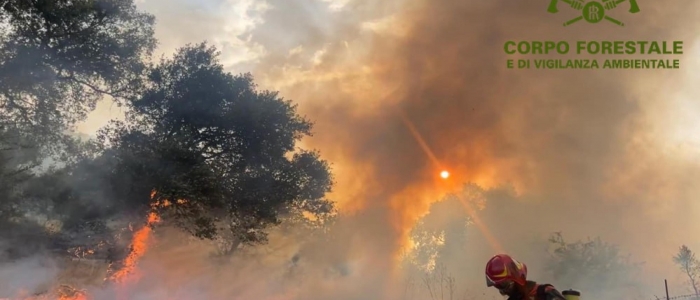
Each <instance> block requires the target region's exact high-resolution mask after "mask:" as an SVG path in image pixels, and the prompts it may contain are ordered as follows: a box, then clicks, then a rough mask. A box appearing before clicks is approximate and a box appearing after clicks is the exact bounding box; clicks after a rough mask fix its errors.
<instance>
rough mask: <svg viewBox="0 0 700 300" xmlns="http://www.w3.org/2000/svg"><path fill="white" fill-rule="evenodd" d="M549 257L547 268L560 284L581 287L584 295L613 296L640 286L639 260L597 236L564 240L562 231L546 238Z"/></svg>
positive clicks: (592, 296)
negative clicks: (634, 260)
mask: <svg viewBox="0 0 700 300" xmlns="http://www.w3.org/2000/svg"><path fill="white" fill-rule="evenodd" d="M549 245H550V254H551V255H550V258H549V261H548V262H547V265H546V269H547V271H549V272H550V273H551V275H552V276H553V277H554V279H555V280H556V284H557V285H559V286H566V287H572V288H575V289H578V290H582V291H584V294H585V295H586V297H587V298H591V299H612V298H610V297H611V295H615V297H617V296H622V295H627V293H628V292H630V291H635V290H638V289H639V288H641V284H640V283H639V282H638V281H637V280H638V277H637V275H636V274H637V273H639V272H641V266H642V264H641V263H639V262H633V261H631V259H630V257H629V256H628V255H627V256H626V255H622V254H621V253H620V251H619V249H618V248H617V246H615V245H613V244H609V243H606V242H603V241H602V240H601V239H600V238H595V239H588V240H586V241H576V242H567V241H565V240H564V237H563V235H562V234H561V233H554V234H552V235H551V236H550V238H549Z"/></svg>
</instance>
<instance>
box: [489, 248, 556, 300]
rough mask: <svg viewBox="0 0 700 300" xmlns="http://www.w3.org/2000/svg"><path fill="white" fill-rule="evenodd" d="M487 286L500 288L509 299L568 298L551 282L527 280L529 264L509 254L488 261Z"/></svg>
mask: <svg viewBox="0 0 700 300" xmlns="http://www.w3.org/2000/svg"><path fill="white" fill-rule="evenodd" d="M486 286H487V287H494V288H496V289H498V291H499V292H500V293H501V295H504V296H508V300H566V298H564V296H563V295H562V294H561V293H560V292H559V291H557V290H556V289H555V288H554V286H552V285H551V284H538V283H537V282H534V281H530V280H527V266H526V265H525V264H524V263H521V262H519V261H517V260H515V259H513V258H512V257H510V255H507V254H498V255H495V256H494V257H492V258H491V259H490V260H489V261H488V262H487V263H486Z"/></svg>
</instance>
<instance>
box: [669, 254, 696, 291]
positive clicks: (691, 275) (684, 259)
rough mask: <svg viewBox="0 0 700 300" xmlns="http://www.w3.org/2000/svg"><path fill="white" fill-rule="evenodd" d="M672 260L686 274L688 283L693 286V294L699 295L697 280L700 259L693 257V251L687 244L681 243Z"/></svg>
mask: <svg viewBox="0 0 700 300" xmlns="http://www.w3.org/2000/svg"><path fill="white" fill-rule="evenodd" d="M673 262H674V263H676V264H677V265H678V267H679V268H680V269H681V271H683V273H685V275H686V276H688V283H689V284H690V286H691V287H692V288H693V291H694V292H695V296H700V293H699V292H698V290H699V289H698V288H699V287H700V282H699V281H698V275H700V261H699V260H698V259H697V258H696V257H695V253H693V251H691V250H690V248H688V246H686V245H683V246H681V247H680V248H679V249H678V253H677V254H676V256H674V257H673Z"/></svg>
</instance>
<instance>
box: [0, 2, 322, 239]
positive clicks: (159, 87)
mask: <svg viewBox="0 0 700 300" xmlns="http://www.w3.org/2000/svg"><path fill="white" fill-rule="evenodd" d="M0 22H2V23H3V27H2V28H0V219H1V220H2V222H3V223H2V224H0V228H1V229H10V230H17V232H21V230H19V229H22V230H24V229H26V230H27V231H31V232H39V233H41V234H36V236H40V238H39V239H40V240H42V241H43V242H45V243H44V246H46V247H48V248H54V246H56V247H58V249H59V250H66V249H67V248H70V247H73V246H75V244H76V243H78V244H80V243H82V244H84V245H87V244H91V243H94V242H96V241H105V242H108V241H110V240H111V239H110V238H109V236H111V235H113V234H114V232H111V231H112V230H113V229H111V228H108V226H106V221H105V220H108V219H116V220H118V221H121V222H122V223H127V222H130V221H134V220H139V221H143V218H144V216H145V213H146V211H147V210H149V209H151V207H152V204H154V203H155V202H156V201H157V200H166V199H167V200H169V201H171V202H172V203H173V205H171V206H168V207H160V208H159V209H160V214H161V217H162V219H163V220H164V222H163V223H164V224H166V225H175V226H178V227H179V228H181V229H183V230H185V231H187V232H189V233H191V234H193V235H195V236H198V237H200V238H205V239H217V240H223V241H225V242H226V245H227V246H226V248H227V249H226V252H229V253H230V252H232V251H234V250H236V249H237V248H238V247H239V246H240V245H243V244H255V243H262V242H265V240H266V237H267V234H266V230H267V229H268V228H269V227H270V226H274V225H277V224H280V223H281V222H282V221H283V220H291V221H294V222H297V223H298V222H300V221H302V222H303V220H307V221H311V219H313V222H309V223H316V224H321V223H323V222H324V220H328V219H329V217H330V216H331V215H332V214H333V212H334V211H333V206H332V204H331V202H330V201H328V200H327V199H326V198H325V196H326V194H327V193H328V192H330V190H331V187H332V183H333V182H332V176H331V172H330V167H329V164H328V163H327V162H326V161H324V160H322V159H321V158H320V155H319V153H318V152H316V151H310V150H303V149H298V147H297V142H298V141H299V140H300V139H301V138H303V137H306V136H309V135H311V129H312V123H311V122H310V121H308V120H306V119H305V118H303V117H302V116H299V115H298V114H297V112H296V106H295V105H294V104H292V102H291V101H290V100H285V99H283V98H281V97H279V96H278V94H277V93H276V92H272V91H266V90H259V89H257V86H256V85H255V84H254V82H253V78H252V76H250V74H241V75H237V76H234V75H232V74H230V73H227V72H225V71H224V68H223V66H222V65H221V64H220V63H219V61H218V57H217V56H218V53H217V52H216V49H214V48H213V47H208V46H207V45H206V44H204V43H202V44H199V45H187V46H185V47H183V48H182V49H180V50H179V51H178V52H177V53H176V54H175V55H174V56H173V57H172V58H171V59H163V60H161V61H160V63H158V64H155V65H150V64H148V63H146V62H145V61H146V58H148V57H149V56H150V55H151V52H152V51H153V49H154V47H155V45H156V41H155V39H154V37H153V24H154V18H153V17H152V16H151V15H148V14H146V13H143V12H139V11H138V10H137V9H136V6H135V5H134V3H133V0H71V1H68V0H8V1H2V2H0ZM105 96H109V97H110V98H112V99H113V100H116V101H117V103H118V104H123V105H126V106H128V107H129V109H130V111H129V113H128V115H127V118H126V120H125V121H123V122H118V121H114V122H112V123H110V125H109V126H108V127H107V128H104V129H103V130H101V131H100V132H99V134H98V135H99V137H98V139H97V140H95V141H84V140H80V139H77V138H74V137H72V136H71V130H72V129H73V127H74V125H75V124H76V122H79V121H81V120H83V119H84V118H85V117H86V115H87V114H88V113H89V112H91V111H92V110H93V109H94V107H95V104H96V102H97V101H98V100H100V99H103V98H105ZM47 161H53V163H55V164H52V165H51V166H50V167H47V165H48V164H47ZM40 166H41V167H43V169H42V170H39V168H38V167H40ZM153 190H156V191H157V194H156V195H157V197H156V198H155V199H153V198H151V191H153ZM178 199H184V200H186V201H177V200H178ZM42 218H43V220H47V219H50V220H58V221H60V224H61V226H59V227H60V229H59V232H58V233H56V232H52V233H49V232H48V231H47V230H45V229H46V228H43V227H44V226H43V225H36V224H38V222H37V221H36V220H38V219H42ZM309 218H311V219H309ZM39 223H40V222H39ZM117 223H119V222H117ZM32 224H33V225H32ZM0 231H2V230H0ZM7 232H9V230H7ZM7 232H4V233H7ZM64 252H65V251H64Z"/></svg>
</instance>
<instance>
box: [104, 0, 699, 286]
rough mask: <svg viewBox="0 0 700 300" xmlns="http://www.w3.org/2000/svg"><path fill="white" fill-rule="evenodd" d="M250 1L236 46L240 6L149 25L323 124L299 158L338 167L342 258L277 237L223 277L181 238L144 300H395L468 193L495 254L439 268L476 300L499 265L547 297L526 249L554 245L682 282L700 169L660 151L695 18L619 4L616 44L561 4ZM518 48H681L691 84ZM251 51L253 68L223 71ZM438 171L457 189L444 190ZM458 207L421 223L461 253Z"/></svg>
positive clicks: (223, 270)
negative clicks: (515, 53)
mask: <svg viewBox="0 0 700 300" xmlns="http://www.w3.org/2000/svg"><path fill="white" fill-rule="evenodd" d="M215 2H216V1H215ZM249 2H250V5H248V6H245V7H247V8H246V9H247V10H249V11H254V13H253V14H254V15H255V16H256V18H252V19H250V20H248V19H246V20H248V21H249V22H247V23H246V24H251V25H249V26H243V27H240V28H238V27H235V26H233V27H231V26H228V25H229V24H228V21H226V20H227V18H233V17H234V16H223V15H222V12H221V10H217V8H222V7H233V5H230V4H227V3H228V2H221V3H219V2H216V5H212V7H208V6H207V9H203V10H198V11H197V12H196V14H190V13H188V14H185V13H184V12H189V10H188V9H189V6H186V5H184V4H183V3H184V2H183V3H180V4H182V5H183V6H181V7H185V8H183V9H182V11H178V10H177V7H180V6H177V5H169V4H166V2H165V1H147V2H146V3H145V4H143V7H145V8H147V9H149V10H154V12H155V13H156V16H157V17H158V18H159V22H160V24H161V26H160V27H159V28H160V29H161V31H160V36H159V38H160V39H161V40H162V41H164V42H163V43H162V44H164V45H165V49H164V48H161V51H167V50H166V49H167V47H170V46H169V45H171V46H172V47H175V46H179V45H180V44H182V43H183V42H196V41H199V40H200V39H201V38H207V39H209V40H212V41H215V42H217V43H218V44H220V45H222V48H221V50H222V51H223V55H224V56H228V57H234V58H235V57H237V56H240V57H245V59H243V58H241V59H234V58H232V59H231V60H230V61H229V66H230V69H232V70H235V71H239V70H240V71H245V70H246V68H250V67H253V66H254V75H255V76H256V78H257V79H258V80H260V81H261V82H262V83H263V84H262V85H263V87H265V88H272V89H277V90H280V91H281V94H282V95H284V96H285V97H286V98H291V99H294V100H296V101H298V102H299V103H300V109H301V111H302V112H303V113H305V114H306V115H308V116H309V117H310V118H311V119H312V120H314V121H315V130H314V131H315V135H314V137H313V138H311V139H309V140H307V141H305V143H306V144H307V145H308V146H312V147H316V148H318V149H320V150H321V153H322V154H323V156H324V158H326V159H328V160H329V161H331V162H333V164H334V171H335V173H336V178H337V180H338V185H337V187H336V189H335V192H334V194H333V195H332V197H333V199H335V200H336V201H338V205H339V208H340V212H341V215H340V218H339V220H338V221H337V224H334V226H332V227H331V228H330V229H329V234H328V236H331V240H328V239H325V238H324V239H318V240H316V239H312V242H308V243H304V244H299V243H296V242H295V240H294V239H293V238H290V237H289V236H288V235H287V234H283V233H282V232H279V233H277V234H276V235H273V236H272V238H271V243H270V245H268V246H266V247H263V248H261V249H259V250H258V251H255V252H254V253H252V254H247V255H244V254H240V255H239V256H237V257H236V258H234V259H233V261H230V262H227V263H226V264H214V263H212V260H211V258H210V257H209V255H208V254H209V253H210V251H211V249H208V248H206V247H205V246H202V245H201V243H196V242H193V243H192V244H188V245H182V243H181V242H182V241H183V239H182V238H179V237H177V234H175V233H173V234H170V235H168V236H167V237H163V238H161V239H160V242H157V243H156V244H155V245H154V248H153V250H152V251H151V252H149V253H148V254H147V256H146V257H145V258H144V265H143V268H144V269H145V270H146V272H145V275H144V276H143V277H142V280H141V281H140V283H139V284H138V286H137V287H134V288H133V291H134V292H136V293H138V295H140V296H143V297H146V298H149V297H150V298H152V297H165V295H167V296H170V297H173V296H175V297H176V298H188V297H195V296H197V297H206V298H208V299H396V298H397V297H399V296H400V295H401V291H402V289H403V288H404V286H405V283H404V281H403V277H402V276H400V275H402V274H400V270H397V268H396V266H397V265H398V263H397V257H398V255H399V254H400V253H401V251H402V250H405V248H406V247H407V246H408V244H407V243H408V242H407V241H408V239H407V237H408V235H409V234H410V230H411V229H412V228H413V227H414V226H415V225H416V223H417V222H418V221H419V220H420V219H421V218H422V217H424V216H425V215H426V214H428V213H429V212H431V204H432V203H433V202H436V201H437V200H439V199H442V198H443V197H444V196H445V195H447V194H449V193H454V192H459V191H460V190H459V189H460V188H461V187H462V185H461V184H462V183H469V182H471V183H474V184H476V185H477V186H478V187H479V188H480V189H483V191H481V190H480V192H478V193H479V194H480V195H479V196H478V197H485V198H486V201H485V208H484V209H483V210H481V211H479V212H478V217H479V218H478V219H479V220H481V221H482V223H483V225H484V226H485V227H486V228H487V229H488V232H489V233H490V234H491V235H493V238H494V239H495V240H496V241H497V242H498V244H499V245H500V248H502V249H494V245H492V243H489V242H488V238H487V237H485V236H484V234H482V233H481V231H480V230H479V229H478V226H475V225H473V224H472V225H470V226H469V227H468V229H467V233H466V237H465V238H466V242H464V243H453V244H450V243H446V246H445V247H446V248H445V249H443V252H442V253H443V255H444V256H445V257H447V258H445V259H443V262H446V263H448V264H449V267H450V269H449V271H450V272H452V273H453V274H455V276H456V277H457V278H459V279H460V282H459V284H461V285H463V286H462V287H460V290H464V289H465V288H467V289H469V295H471V296H474V299H490V297H491V296H492V295H493V294H494V291H488V290H486V289H485V288H484V287H483V274H482V270H483V264H484V262H485V261H486V260H487V259H488V257H489V256H490V255H492V254H493V253H494V252H496V251H501V250H502V251H507V252H509V253H511V254H513V255H515V256H516V257H518V258H521V259H522V260H524V261H526V262H527V263H528V265H529V266H530V267H531V270H532V272H531V273H532V274H533V276H534V277H535V278H534V279H536V280H540V279H541V280H545V281H547V280H551V278H547V277H546V274H545V273H544V272H543V271H542V268H541V266H538V264H540V263H541V262H542V258H543V257H542V255H541V253H542V251H543V250H542V249H541V248H538V247H537V246H533V243H534V242H535V241H536V240H537V238H540V237H542V236H543V235H546V234H548V233H550V232H554V231H563V232H564V233H565V234H566V235H567V236H570V237H571V238H573V239H578V238H585V237H586V236H601V237H603V238H604V239H605V240H608V241H610V242H613V243H615V244H618V245H621V247H622V249H623V251H624V252H629V253H632V254H633V255H634V258H635V259H636V260H641V261H645V262H646V265H645V269H644V270H645V273H644V274H639V279H640V280H642V281H644V283H647V284H650V285H652V284H653V285H656V286H650V290H649V292H650V293H657V294H660V291H661V289H662V288H663V279H664V278H669V279H673V280H675V278H676V277H674V276H675V274H676V273H675V272H676V270H675V268H674V267H673V266H672V264H671V261H670V257H671V256H672V255H673V253H674V251H675V250H676V248H677V246H678V245H680V244H682V243H686V244H690V245H691V246H692V245H694V244H693V243H696V244H697V241H696V240H694V239H696V236H694V234H693V230H689V228H695V227H697V226H698V225H700V224H698V222H697V221H695V220H694V218H693V216H695V215H697V214H698V212H699V210H700V207H699V206H698V204H696V201H694V200H695V199H694V198H693V197H694V195H696V194H697V192H698V187H697V185H696V184H694V183H693V182H694V181H693V180H694V179H695V178H697V176H694V175H696V174H697V172H698V171H699V169H698V160H697V156H695V155H696V154H691V155H687V154H688V153H689V152H688V151H686V150H687V149H685V148H680V147H679V146H677V145H676V144H671V143H672V142H671V140H670V139H668V138H667V137H668V132H667V129H668V127H667V124H669V123H673V122H674V121H675V120H674V118H673V115H672V114H671V113H672V112H674V110H673V109H674V107H675V106H676V105H677V104H678V103H679V101H678V100H676V98H675V97H677V96H678V93H677V92H678V91H681V92H683V89H684V85H687V83H684V81H683V80H686V78H688V76H690V75H689V73H688V71H687V70H688V69H689V67H690V66H691V65H692V63H693V59H694V58H693V57H692V54H691V53H694V50H695V49H694V48H693V45H694V39H695V37H694V35H693V33H694V29H693V28H694V27H695V26H697V25H698V21H696V20H698V16H699V13H698V12H699V11H700V10H698V8H700V7H699V6H700V4H698V3H697V1H693V0H683V1H673V3H666V2H662V1H640V6H641V10H642V11H641V13H639V14H636V15H631V14H626V13H624V10H626V7H625V5H626V4H622V5H621V7H620V8H618V9H617V10H616V13H618V12H619V13H618V14H619V15H620V18H623V17H624V18H625V21H626V22H627V23H628V26H626V27H624V28H623V27H616V26H613V25H612V24H607V23H600V24H596V25H591V24H583V23H581V24H576V25H575V26H571V27H562V26H561V23H563V22H564V21H566V20H568V19H570V18H572V17H573V16H574V14H575V12H574V11H573V10H570V9H567V7H566V5H565V3H560V6H561V7H560V10H561V13H559V14H556V15H552V14H549V13H547V12H546V6H547V5H548V1H534V2H533V1H505V0H498V1H457V0H430V1H428V0H407V1H381V4H376V3H373V2H377V1H362V0H356V1H347V2H346V3H341V4H343V5H339V4H337V3H335V2H329V1H311V0H308V1H301V0H300V1H288V0H275V1H267V2H266V4H265V5H262V4H259V3H258V2H254V1H249ZM167 3H171V2H170V1H167ZM246 3H248V2H246ZM338 3H340V2H338ZM163 7H168V9H167V11H166V10H165V9H164V8H163ZM225 11H226V12H235V11H236V10H234V9H230V10H225ZM244 15H245V14H244ZM182 18H185V19H186V20H190V21H191V22H181V19H182ZM175 20H177V22H175ZM198 20H201V21H202V22H198ZM205 21H206V22H205ZM217 22H218V23H217ZM244 23H245V22H244ZM163 24H164V25H163ZM178 27H182V29H185V28H186V27H187V31H180V30H176V29H177V28H178ZM195 27H196V28H195ZM224 27H226V28H228V29H229V30H230V31H232V32H231V33H221V32H225V31H222V29H223V28H224ZM166 28H167V30H165V29H166ZM197 28H198V29H197ZM227 35H229V36H227ZM230 35H236V38H234V39H231V37H230ZM226 38H229V42H225V41H224V40H226ZM230 40H233V41H234V42H230ZM507 40H566V41H569V42H572V43H573V42H575V41H577V40H683V41H684V42H685V47H684V52H685V53H686V54H685V55H683V57H682V58H681V60H682V62H681V68H682V69H681V70H670V71H662V70H534V69H530V70H509V69H506V64H505V60H506V59H507V58H511V57H506V55H504V53H503V50H502V49H503V44H504V42H505V41H507ZM242 45H247V46H248V48H247V49H248V50H246V51H242V52H240V53H236V54H235V55H231V54H227V52H226V51H228V50H227V49H228V48H226V47H231V48H230V49H233V48H236V47H238V48H236V49H240V48H241V47H243V46H242ZM263 49H264V50H263ZM513 58H516V59H517V58H518V57H513ZM530 58H540V57H537V56H532V57H530ZM541 58H558V57H556V56H549V57H545V56H541ZM611 58H615V57H611ZM411 127H413V128H415V133H412V132H411V129H410V128H411ZM417 135H419V136H420V139H423V140H424V142H425V144H426V145H427V146H428V148H429V150H430V151H426V150H425V149H424V148H423V147H422V146H421V143H420V142H419V141H418V139H417V137H416V136H417ZM431 156H434V157H435V159H432V158H431ZM689 157H690V158H689ZM443 168H444V169H448V170H449V171H450V172H451V174H452V176H451V177H450V179H449V180H448V181H442V180H439V178H437V175H438V173H439V171H441V170H442V169H443ZM478 197H477V198H478ZM469 200H474V199H469ZM440 205H448V204H444V203H443V204H440ZM447 207H449V208H448V209H445V208H444V207H443V208H440V206H439V205H438V206H433V210H432V212H431V213H430V215H428V217H427V219H426V220H425V222H434V223H433V226H438V225H435V224H440V226H442V227H445V228H444V230H446V231H448V233H449V232H452V231H454V232H456V233H454V234H452V236H459V235H460V233H459V230H458V229H459V228H457V227H459V226H458V225H455V224H457V223H459V222H460V220H461V219H462V218H464V217H466V216H468V215H469V213H468V212H466V211H465V212H464V213H455V214H448V212H450V213H454V212H455V210H457V209H459V208H460V207H461V206H460V205H454V203H452V204H450V205H449V206H447ZM431 220H432V221H431ZM428 227H430V224H428ZM448 233H446V235H447V234H448ZM173 236H174V237H173ZM325 237H327V236H325ZM175 241H177V242H180V243H175ZM697 246H699V247H700V244H697ZM270 249H272V250H270ZM673 280H672V282H671V283H672V284H673ZM553 283H555V284H556V282H553ZM419 284H420V283H419ZM154 286H157V288H154ZM563 288H568V287H563ZM173 291H177V292H180V291H182V292H181V293H180V294H176V295H173V294H172V292H173ZM168 292H171V293H169V294H168ZM104 293H105V294H109V292H104ZM182 293H185V294H182ZM96 295H99V293H98V294H96ZM154 295H155V296H154ZM104 297H107V296H104ZM131 299H137V298H136V296H132V298H131Z"/></svg>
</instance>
